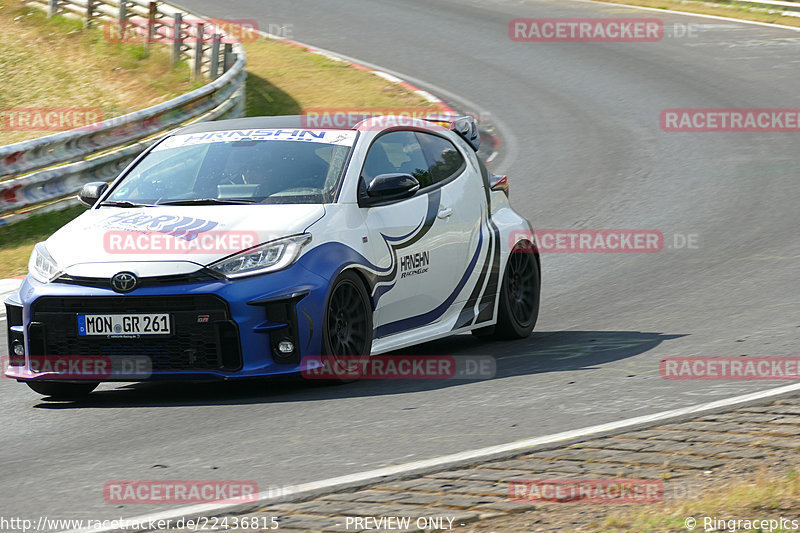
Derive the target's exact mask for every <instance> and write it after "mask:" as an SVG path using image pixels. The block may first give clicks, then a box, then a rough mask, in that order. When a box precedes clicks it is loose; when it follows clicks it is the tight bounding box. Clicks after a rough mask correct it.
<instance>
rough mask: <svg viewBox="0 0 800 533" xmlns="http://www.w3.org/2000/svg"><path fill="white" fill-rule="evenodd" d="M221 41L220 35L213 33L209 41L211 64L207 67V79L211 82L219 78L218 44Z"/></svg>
mask: <svg viewBox="0 0 800 533" xmlns="http://www.w3.org/2000/svg"><path fill="white" fill-rule="evenodd" d="M221 41H222V35H220V34H219V33H215V34H214V37H213V40H212V41H211V62H210V63H209V67H208V77H209V79H211V80H212V81H213V80H215V79H217V78H218V77H219V44H220V42H221Z"/></svg>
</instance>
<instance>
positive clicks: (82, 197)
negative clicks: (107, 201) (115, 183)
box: [78, 181, 108, 207]
mask: <svg viewBox="0 0 800 533" xmlns="http://www.w3.org/2000/svg"><path fill="white" fill-rule="evenodd" d="M106 189H108V183H106V182H105V181H93V182H91V183H87V184H85V185H84V186H83V188H82V189H81V192H79V193H78V201H80V203H82V204H83V205H85V206H86V207H92V206H93V205H94V204H95V203H97V200H98V199H99V198H100V197H101V196H103V193H104V192H106Z"/></svg>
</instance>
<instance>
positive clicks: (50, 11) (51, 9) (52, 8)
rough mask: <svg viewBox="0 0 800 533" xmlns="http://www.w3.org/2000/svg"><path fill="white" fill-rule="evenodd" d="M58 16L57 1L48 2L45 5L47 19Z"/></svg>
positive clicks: (50, 0)
mask: <svg viewBox="0 0 800 533" xmlns="http://www.w3.org/2000/svg"><path fill="white" fill-rule="evenodd" d="M56 15H58V0H49V2H48V4H47V18H50V17H55V16H56Z"/></svg>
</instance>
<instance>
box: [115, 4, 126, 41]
mask: <svg viewBox="0 0 800 533" xmlns="http://www.w3.org/2000/svg"><path fill="white" fill-rule="evenodd" d="M127 21H128V0H119V6H117V25H118V26H119V34H120V37H121V39H123V40H124V39H125V23H126V22H127Z"/></svg>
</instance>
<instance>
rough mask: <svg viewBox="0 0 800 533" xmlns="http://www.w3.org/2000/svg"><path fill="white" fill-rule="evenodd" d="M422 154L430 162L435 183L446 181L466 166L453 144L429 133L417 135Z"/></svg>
mask: <svg viewBox="0 0 800 533" xmlns="http://www.w3.org/2000/svg"><path fill="white" fill-rule="evenodd" d="M417 138H418V139H419V142H420V145H421V146H422V152H423V153H424V154H425V159H426V160H427V162H428V167H429V169H430V174H431V179H432V180H433V183H437V182H440V181H444V180H446V179H447V178H449V177H451V176H452V175H453V174H455V173H457V172H458V171H460V170H461V168H462V167H463V166H464V158H463V157H462V156H461V153H460V152H459V151H458V150H457V149H456V147H455V146H453V143H451V142H450V141H448V140H447V139H444V138H442V137H439V136H438V135H431V134H429V133H419V132H418V133H417Z"/></svg>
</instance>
